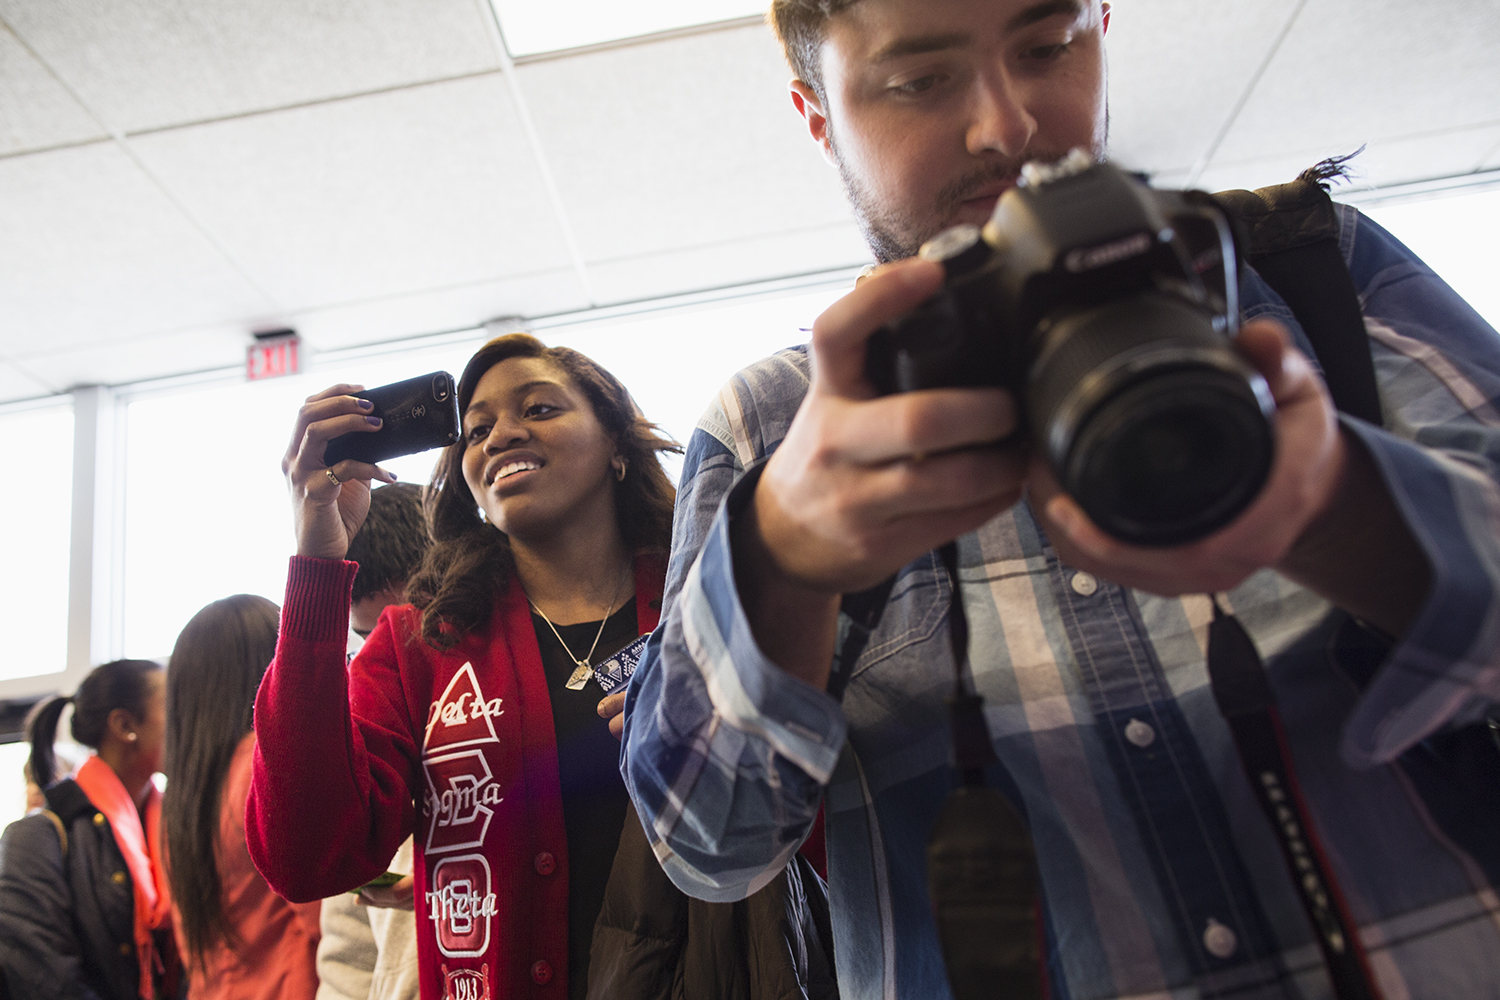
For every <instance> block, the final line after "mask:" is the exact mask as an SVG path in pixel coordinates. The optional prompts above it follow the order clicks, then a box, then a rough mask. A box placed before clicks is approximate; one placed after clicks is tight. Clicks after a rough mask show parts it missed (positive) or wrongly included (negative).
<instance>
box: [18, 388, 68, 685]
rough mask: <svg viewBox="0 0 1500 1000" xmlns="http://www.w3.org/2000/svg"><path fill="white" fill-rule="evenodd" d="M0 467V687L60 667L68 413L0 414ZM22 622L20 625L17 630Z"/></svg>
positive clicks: (63, 654)
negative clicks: (1, 477)
mask: <svg viewBox="0 0 1500 1000" xmlns="http://www.w3.org/2000/svg"><path fill="white" fill-rule="evenodd" d="M0 440H3V441H4V442H5V464H6V467H7V468H8V469H10V470H11V471H12V473H14V480H13V482H12V484H11V488H10V489H8V490H4V491H3V492H0V523H3V524H5V526H6V528H5V563H6V571H5V573H3V574H0V607H3V608H4V609H5V616H6V620H7V621H9V622H13V623H15V627H13V628H8V629H6V638H5V642H6V647H7V648H6V651H5V656H4V657H0V681H5V680H11V679H14V678H18V677H34V676H37V675H40V674H52V673H59V672H61V671H62V670H63V668H64V667H65V666H66V665H67V646H68V559H69V545H70V538H71V528H72V517H71V506H72V496H73V408H72V406H71V405H66V406H49V407H47V408H45V409H38V410H23V411H21V412H17V413H8V414H4V415H0ZM23 623H24V625H23Z"/></svg>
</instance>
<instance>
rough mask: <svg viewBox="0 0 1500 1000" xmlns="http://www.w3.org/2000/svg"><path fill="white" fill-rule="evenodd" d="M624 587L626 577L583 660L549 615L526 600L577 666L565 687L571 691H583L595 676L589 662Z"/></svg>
mask: <svg viewBox="0 0 1500 1000" xmlns="http://www.w3.org/2000/svg"><path fill="white" fill-rule="evenodd" d="M624 586H625V577H623V576H622V577H620V582H619V584H618V585H616V587H615V593H614V596H613V597H611V598H610V599H609V604H608V605H607V606H606V607H605V609H604V620H603V621H601V622H599V631H597V632H595V633H594V643H593V645H591V646H589V651H588V655H587V656H585V657H584V658H583V659H581V660H580V659H579V658H578V657H576V656H574V655H573V651H572V650H571V649H569V648H568V644H567V643H566V642H564V641H563V637H562V633H560V632H558V631H557V626H556V625H554V624H552V619H551V618H548V617H547V613H546V612H545V611H543V610H542V609H541V608H539V607H537V606H536V602H535V601H533V600H532V599H531V598H529V597H528V598H526V603H527V604H530V605H531V610H532V611H535V612H536V613H537V614H539V615H541V616H542V621H544V622H546V623H547V627H548V628H550V629H551V630H552V634H553V635H554V636H556V637H557V644H558V645H559V646H561V647H562V648H563V652H564V653H566V654H567V655H568V659H570V660H572V661H573V662H574V663H575V664H577V666H576V667H575V668H574V670H573V672H572V673H571V674H569V675H568V682H567V683H566V684H565V685H563V686H564V687H566V688H567V689H568V690H569V691H582V690H583V688H584V686H585V685H586V684H588V682H589V678H590V677H592V676H593V675H594V668H593V667H591V666H589V661H590V660H592V659H593V658H594V650H596V649H598V648H599V639H600V638H601V637H602V636H603V635H604V626H605V624H606V623H607V622H608V621H609V616H610V615H612V614H614V613H615V602H616V601H618V600H619V599H620V590H621V589H622V588H623V587H624Z"/></svg>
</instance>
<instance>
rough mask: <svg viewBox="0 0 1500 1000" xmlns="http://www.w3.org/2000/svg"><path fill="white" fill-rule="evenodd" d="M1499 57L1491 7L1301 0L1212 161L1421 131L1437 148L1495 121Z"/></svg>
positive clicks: (1498, 28)
mask: <svg viewBox="0 0 1500 1000" xmlns="http://www.w3.org/2000/svg"><path fill="white" fill-rule="evenodd" d="M1496 53H1500V4H1497V3H1493V2H1481V3H1476V2H1474V0H1425V2H1424V3H1422V4H1420V5H1414V4H1412V3H1411V2H1409V0H1307V4H1306V7H1305V8H1304V9H1303V11H1302V14H1301V16H1299V17H1298V18H1297V21H1296V23H1295V24H1293V26H1292V29H1291V31H1290V32H1289V33H1288V35H1287V38H1286V41H1285V42H1284V43H1283V44H1282V45H1281V47H1280V48H1279V49H1278V51H1277V53H1276V55H1275V57H1274V58H1273V59H1272V61H1271V64H1270V67H1269V68H1268V70H1267V72H1266V74H1265V77H1264V78H1263V79H1262V80H1261V81H1260V84H1259V85H1258V86H1257V87H1256V88H1255V90H1254V91H1253V92H1252V93H1251V94H1250V97H1249V100H1248V101H1246V103H1245V107H1244V109H1243V110H1242V111H1241V112H1240V114H1239V116H1238V117H1237V118H1236V120H1235V122H1234V125H1233V127H1232V128H1231V129H1230V130H1229V133H1228V135H1226V136H1225V139H1224V144H1223V146H1222V147H1221V148H1220V150H1219V152H1218V158H1219V159H1222V160H1224V161H1231V162H1232V161H1236V160H1241V159H1246V158H1249V157H1255V156H1259V155H1263V154H1264V153H1265V152H1267V146H1268V145H1274V146H1275V147H1278V148H1280V149H1310V148H1319V147H1324V148H1326V147H1343V148H1350V149H1352V148H1357V147H1358V146H1359V145H1360V144H1361V143H1372V144H1373V143H1374V142H1376V141H1379V140H1391V139H1401V138H1405V137H1409V136H1416V135H1419V134H1421V135H1431V136H1433V138H1432V142H1433V144H1434V147H1435V148H1437V147H1441V145H1442V144H1443V141H1444V140H1443V138H1442V137H1441V135H1436V134H1434V133H1439V132H1440V131H1441V130H1450V129H1455V130H1456V129H1465V128H1470V127H1474V126H1481V125H1495V124H1500V102H1497V100H1496V97H1495V95H1496V94H1497V93H1500V57H1497V55H1496ZM1449 134H1456V133H1449ZM1428 176H1436V174H1435V173H1429V174H1428Z"/></svg>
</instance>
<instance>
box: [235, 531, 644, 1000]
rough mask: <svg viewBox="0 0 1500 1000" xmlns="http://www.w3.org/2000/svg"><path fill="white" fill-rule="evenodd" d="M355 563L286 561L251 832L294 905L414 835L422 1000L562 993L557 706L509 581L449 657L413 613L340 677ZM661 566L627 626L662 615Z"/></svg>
mask: <svg viewBox="0 0 1500 1000" xmlns="http://www.w3.org/2000/svg"><path fill="white" fill-rule="evenodd" d="M357 568H358V567H357V565H356V564H355V563H352V562H343V561H334V560H323V559H307V558H300V557H299V558H293V560H292V566H291V573H290V576H289V578H288V580H287V592H286V604H285V605H284V607H283V608H282V612H281V634H280V637H279V639H278V642H277V647H276V659H275V660H274V661H272V663H271V666H270V669H269V670H267V671H266V676H265V679H264V680H263V681H262V682H261V686H260V692H259V694H258V695H257V697H256V701H255V733H256V740H257V742H256V748H255V760H254V772H253V778H252V784H251V789H250V797H249V800H248V802H247V804H246V814H245V835H246V841H247V843H248V845H249V848H250V856H251V858H252V859H253V860H254V861H255V865H256V867H257V868H259V869H260V871H261V874H263V875H264V876H265V879H266V881H267V882H268V883H270V885H271V887H272V888H273V889H275V890H276V891H277V892H279V893H281V894H282V895H283V896H285V897H287V898H288V899H290V900H294V901H311V900H314V899H320V898H322V897H325V896H331V895H333V894H334V893H337V892H343V891H346V890H348V889H351V888H353V887H355V886H358V885H362V884H363V883H365V882H367V881H369V880H370V879H372V878H374V877H375V876H376V875H379V874H380V873H381V872H382V871H383V870H384V869H385V865H386V863H387V862H388V861H389V860H390V858H391V856H392V855H393V854H395V853H396V848H397V847H398V846H399V845H400V844H401V841H402V840H404V839H405V838H406V836H407V835H408V834H409V833H412V832H413V831H415V833H416V873H415V874H416V883H417V892H416V908H417V912H416V920H417V957H418V966H419V970H420V975H421V985H422V998H423V1000H439V998H443V1000H500V998H521V997H534V998H556V1000H566V997H567V995H568V983H567V969H568V844H567V836H566V833H565V831H564V827H563V814H562V798H561V793H560V791H559V787H558V772H557V742H556V734H555V730H554V727H553V722H552V705H551V699H550V697H549V696H548V693H547V680H546V677H545V675H544V673H543V670H542V660H541V653H540V651H539V650H538V648H537V643H536V633H535V631H534V629H533V627H532V623H531V613H530V608H529V606H528V605H527V602H526V596H525V594H524V593H523V592H522V591H521V588H520V586H519V584H517V583H516V582H515V581H514V580H512V582H511V585H510V586H509V587H508V588H507V590H506V592H505V593H504V594H503V595H502V596H501V597H500V599H499V601H498V603H497V605H496V609H495V612H494V615H493V616H492V618H491V620H490V624H489V626H488V627H487V628H486V629H485V630H484V631H483V632H481V633H477V634H471V635H469V636H467V637H465V638H464V639H463V640H462V641H461V642H459V643H458V645H456V646H454V647H453V648H452V649H451V650H448V651H447V652H440V651H438V650H435V649H433V648H432V647H431V646H429V645H427V643H425V642H423V641H422V638H421V616H420V614H419V613H418V612H417V611H416V609H415V608H412V607H411V606H410V605H407V606H403V607H399V608H391V609H389V610H387V611H386V612H385V613H384V615H382V617H381V619H380V624H379V625H377V626H376V628H375V631H374V632H373V633H371V635H370V638H369V639H368V641H366V643H365V645H364V647H363V648H361V649H360V651H359V653H358V654H357V655H356V656H355V658H354V662H353V663H352V664H351V665H350V666H349V668H348V670H347V671H346V670H345V667H344V643H345V638H346V636H347V635H348V627H349V626H348V622H349V595H350V589H351V587H352V586H353V582H354V574H355V571H356V569H357ZM663 569H664V567H663V565H662V563H661V561H660V560H658V559H653V558H641V559H637V560H636V568H635V588H636V589H635V592H636V618H637V621H638V622H639V623H640V627H641V628H642V630H643V631H649V630H650V629H653V628H655V627H656V623H657V618H658V616H659V614H660V610H659V609H660V605H661V591H662V576H663Z"/></svg>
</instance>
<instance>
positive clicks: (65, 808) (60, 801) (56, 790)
mask: <svg viewBox="0 0 1500 1000" xmlns="http://www.w3.org/2000/svg"><path fill="white" fill-rule="evenodd" d="M42 795H43V796H44V797H45V798H46V800H47V808H45V809H43V810H42V815H43V816H46V817H47V818H48V819H50V820H51V821H52V825H53V826H55V827H57V837H58V839H59V840H60V841H62V852H63V857H64V858H67V856H68V829H69V828H70V827H71V826H72V825H73V821H74V820H75V819H77V818H78V817H80V816H85V815H87V814H89V813H92V812H97V811H98V810H96V809H95V808H94V804H93V803H92V802H90V801H89V797H88V796H87V795H85V794H83V789H82V788H79V787H78V782H76V781H74V780H73V779H72V778H63V779H62V780H61V781H54V782H53V783H52V784H50V785H48V786H47V787H46V788H45V789H44V790H43V791H42Z"/></svg>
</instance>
